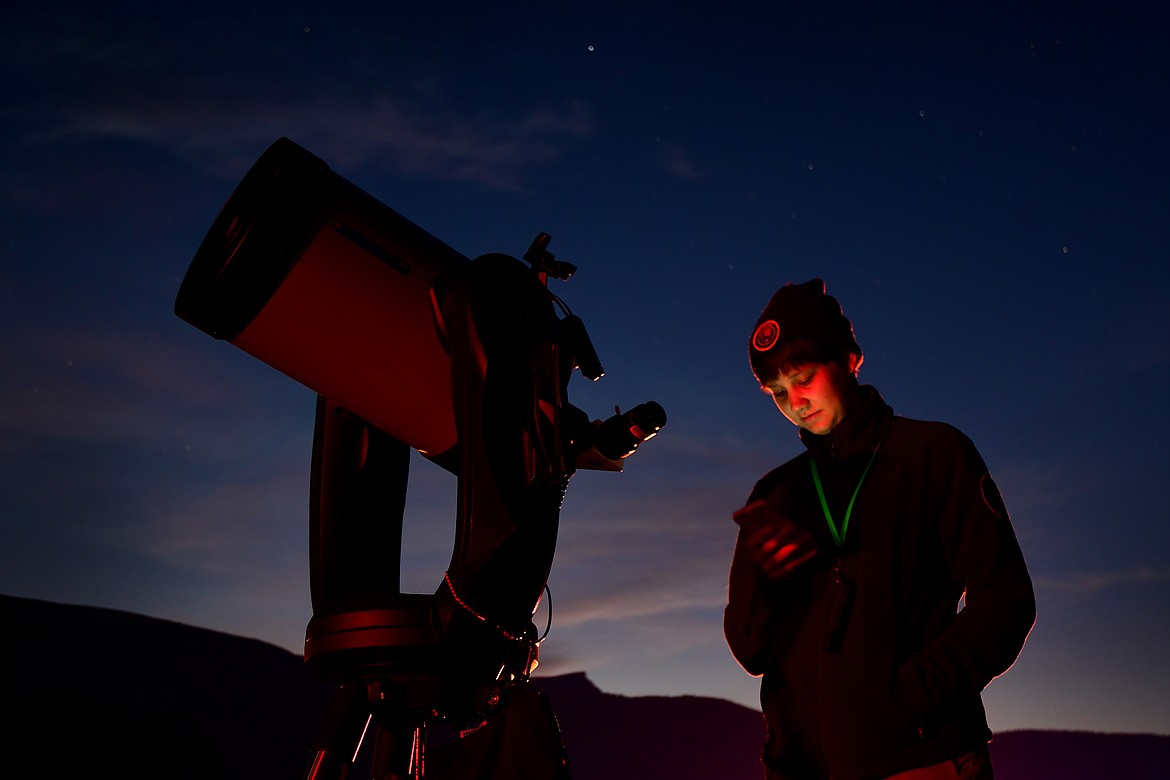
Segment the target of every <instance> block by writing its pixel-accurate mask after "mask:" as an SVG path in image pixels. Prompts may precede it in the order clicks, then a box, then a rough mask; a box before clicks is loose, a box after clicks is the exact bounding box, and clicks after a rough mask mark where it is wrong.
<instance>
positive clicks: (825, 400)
mask: <svg viewBox="0 0 1170 780" xmlns="http://www.w3.org/2000/svg"><path fill="white" fill-rule="evenodd" d="M856 387H857V381H856V379H855V378H854V376H853V375H852V374H851V373H849V371H848V370H847V369H846V368H845V367H844V366H842V365H841V364H839V363H837V362H835V361H834V362H830V363H807V364H805V365H803V366H800V367H798V368H795V369H792V370H791V371H787V372H784V373H782V374H781V375H780V376H778V377H777V378H776V379H774V380H773V381H771V382H769V383H767V384H765V385H764V386H763V387H762V388H761V389H762V390H763V391H764V392H766V393H769V394H770V395H771V396H772V400H773V401H775V402H776V408H777V409H779V410H780V411H781V413H782V414H783V415H784V416H785V417H787V418H788V420H789V421H790V422H791V423H792V424H793V425H796V426H798V427H800V428H804V429H805V430H806V431H809V432H810V433H815V434H817V435H824V434H826V433H828V432H829V431H831V430H833V429H834V428H836V427H837V423H839V422H841V421H842V420H844V419H845V415H846V412H847V410H846V406H847V405H848V404H849V402H850V401H851V400H852V399H853V396H854V390H855V389H856Z"/></svg>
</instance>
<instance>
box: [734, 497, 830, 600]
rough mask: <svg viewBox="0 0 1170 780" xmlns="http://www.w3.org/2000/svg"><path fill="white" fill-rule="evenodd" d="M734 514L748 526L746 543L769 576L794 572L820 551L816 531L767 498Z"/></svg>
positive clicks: (758, 563) (773, 578) (742, 524)
mask: <svg viewBox="0 0 1170 780" xmlns="http://www.w3.org/2000/svg"><path fill="white" fill-rule="evenodd" d="M732 518H733V519H734V520H735V522H737V523H738V524H739V526H740V527H741V528H742V529H743V530H744V536H743V543H744V544H746V545H747V547H748V551H749V553H750V554H751V557H752V560H753V561H755V563H756V565H757V566H759V567H760V570H761V571H763V573H764V575H765V576H766V577H768V579H772V580H780V579H784V578H786V577H789V576H791V575H792V574H793V573H795V572H796V571H797V570H798V569H799V568H800V567H801V566H803V565H804V564H806V563H808V562H809V561H811V560H812V559H813V558H815V557H816V554H817V543H816V539H814V538H813V535H812V534H810V533H809V532H808V531H806V530H805V529H804V528H802V527H801V526H800V525H798V524H797V523H795V522H793V521H792V520H791V519H790V518H787V517H785V516H784V515H782V514H780V513H779V512H777V511H776V510H775V509H773V508H772V507H770V506H768V504H767V503H766V502H764V501H753V502H751V503H750V504H748V505H747V506H745V507H743V508H742V509H739V510H737V511H736V512H735V513H734V514H733V515H732Z"/></svg>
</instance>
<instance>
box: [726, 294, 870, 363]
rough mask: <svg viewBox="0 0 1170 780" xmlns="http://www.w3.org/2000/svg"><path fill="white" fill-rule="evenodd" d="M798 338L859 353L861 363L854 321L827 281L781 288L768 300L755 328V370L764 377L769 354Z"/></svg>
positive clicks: (834, 349) (836, 351)
mask: <svg viewBox="0 0 1170 780" xmlns="http://www.w3.org/2000/svg"><path fill="white" fill-rule="evenodd" d="M794 341H806V342H809V343H810V344H813V345H814V346H816V347H820V348H823V349H825V350H826V351H828V352H831V353H832V354H834V355H841V356H842V358H844V357H845V355H846V354H848V353H852V354H854V355H857V357H858V361H857V367H860V365H861V357H862V354H861V347H860V346H858V344H857V339H856V337H855V336H854V335H853V323H851V322H850V321H849V320H848V319H847V318H846V317H845V314H844V313H843V312H842V311H841V304H839V303H837V299H836V298H834V297H833V296H831V295H827V294H826V293H825V283H824V281H822V280H821V279H812V280H809V281H807V282H805V283H804V284H793V283H792V282H789V283H788V284H786V285H784V286H783V287H781V288H780V289H779V290H777V291H776V293H775V294H774V295H773V296H772V299H771V300H769V301H768V305H767V306H766V307H764V311H763V312H762V313H761V314H760V317H759V319H758V320H756V327H755V329H754V330H753V331H752V338H751V343H750V346H749V356H750V358H751V363H752V370H753V371H754V372H755V373H756V376H757V378H762V377H760V376H759V374H760V368H759V367H760V366H762V365H764V364H765V363H768V362H770V361H769V360H768V357H769V355H772V354H775V353H776V352H778V351H779V350H780V349H781V348H782V347H783V346H784V345H786V344H790V343H792V342H794Z"/></svg>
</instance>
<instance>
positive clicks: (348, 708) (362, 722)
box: [305, 682, 373, 780]
mask: <svg viewBox="0 0 1170 780" xmlns="http://www.w3.org/2000/svg"><path fill="white" fill-rule="evenodd" d="M372 717H373V716H372V713H371V710H370V700H369V694H368V691H367V688H366V685H365V684H363V683H355V682H348V683H342V684H341V685H340V686H338V688H337V692H336V693H335V694H334V695H333V701H331V702H330V704H329V709H328V710H327V711H326V713H325V720H324V721H323V722H322V724H321V728H320V730H319V731H318V732H317V739H316V741H315V743H314V745H313V758H312V761H311V762H310V764H309V769H308V772H307V773H306V774H305V780H344V778H345V774H346V772H347V771H348V769H349V767H350V766H351V765H352V764H353V761H354V758H355V757H356V756H357V752H358V749H359V748H360V747H361V743H362V739H363V737H364V736H365V732H366V729H367V728H368V727H369V725H370V721H371V719H372Z"/></svg>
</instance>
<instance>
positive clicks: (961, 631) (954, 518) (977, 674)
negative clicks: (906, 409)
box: [899, 429, 1036, 716]
mask: <svg viewBox="0 0 1170 780" xmlns="http://www.w3.org/2000/svg"><path fill="white" fill-rule="evenodd" d="M952 430H953V429H952ZM954 433H955V435H956V436H957V437H958V443H957V446H956V447H955V448H954V449H955V451H956V454H955V455H952V456H951V457H949V458H945V459H942V458H940V459H936V460H935V462H936V463H944V464H946V465H945V466H943V467H942V469H941V473H936V474H935V475H934V476H936V477H937V478H938V480H939V482H938V484H937V485H936V488H939V489H941V490H942V491H943V492H941V493H936V494H935V495H936V496H937V497H938V498H937V501H938V503H937V504H936V506H938V507H939V512H938V522H937V528H938V532H939V536H940V540H941V542H942V547H943V549H944V551H945V555H946V564H947V567H948V569H949V570H950V573H951V576H952V577H953V578H954V580H955V582H957V583H958V584H959V585H960V586H961V587H962V588H964V593H965V596H964V602H963V608H962V610H961V611H960V612H959V613H958V614H957V615H955V617H954V619H953V620H952V621H950V624H949V625H948V626H947V627H946V628H945V629H943V630H942V631H941V632H940V633H939V634H937V635H936V636H934V637H930V638H928V639H927V642H926V645H925V646H924V647H923V648H922V649H921V651H920V652H918V653H917V654H916V655H915V656H914V657H913V658H911V659H910V660H909V661H908V662H907V663H905V664H903V665H902V667H901V669H900V670H899V684H900V686H902V687H903V689H904V690H905V691H906V693H907V695H908V696H909V699H910V701H911V702H912V704H913V706H914V707H915V709H916V710H917V713H916V714H917V715H919V716H925V715H928V714H929V713H930V712H931V711H933V710H934V709H936V708H937V707H939V706H940V705H942V704H943V703H944V702H947V701H951V700H953V699H955V698H956V697H964V696H969V695H972V694H977V693H978V692H980V691H981V690H982V689H983V688H984V687H985V686H986V685H987V684H988V683H989V682H991V680H992V679H993V678H995V677H996V676H998V675H1000V674H1002V673H1003V672H1005V671H1007V669H1008V668H1010V667H1011V665H1012V664H1013V663H1015V660H1016V658H1017V656H1018V655H1019V653H1020V650H1021V649H1022V648H1023V646H1024V642H1025V640H1026V639H1027V637H1028V634H1029V632H1030V631H1031V630H1032V626H1033V624H1034V622H1035V619H1036V598H1035V594H1034V592H1033V589H1032V580H1031V578H1030V577H1029V575H1028V569H1027V566H1026V565H1025V562H1024V556H1023V553H1022V552H1021V550H1020V546H1019V543H1018V541H1017V539H1016V535H1015V531H1014V530H1013V528H1012V524H1011V520H1010V519H1009V517H1008V512H1007V509H1006V508H1005V506H1004V503H1003V499H1002V498H1001V497H1000V493H999V489H998V488H997V487H996V485H995V482H994V481H993V480H992V478H991V474H990V473H988V470H987V466H986V465H985V464H984V462H983V459H982V458H981V457H980V456H979V453H978V452H977V451H976V449H975V446H974V445H973V444H972V443H971V441H970V440H969V439H967V438H966V437H965V436H963V435H962V434H961V433H959V432H958V431H954Z"/></svg>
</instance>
